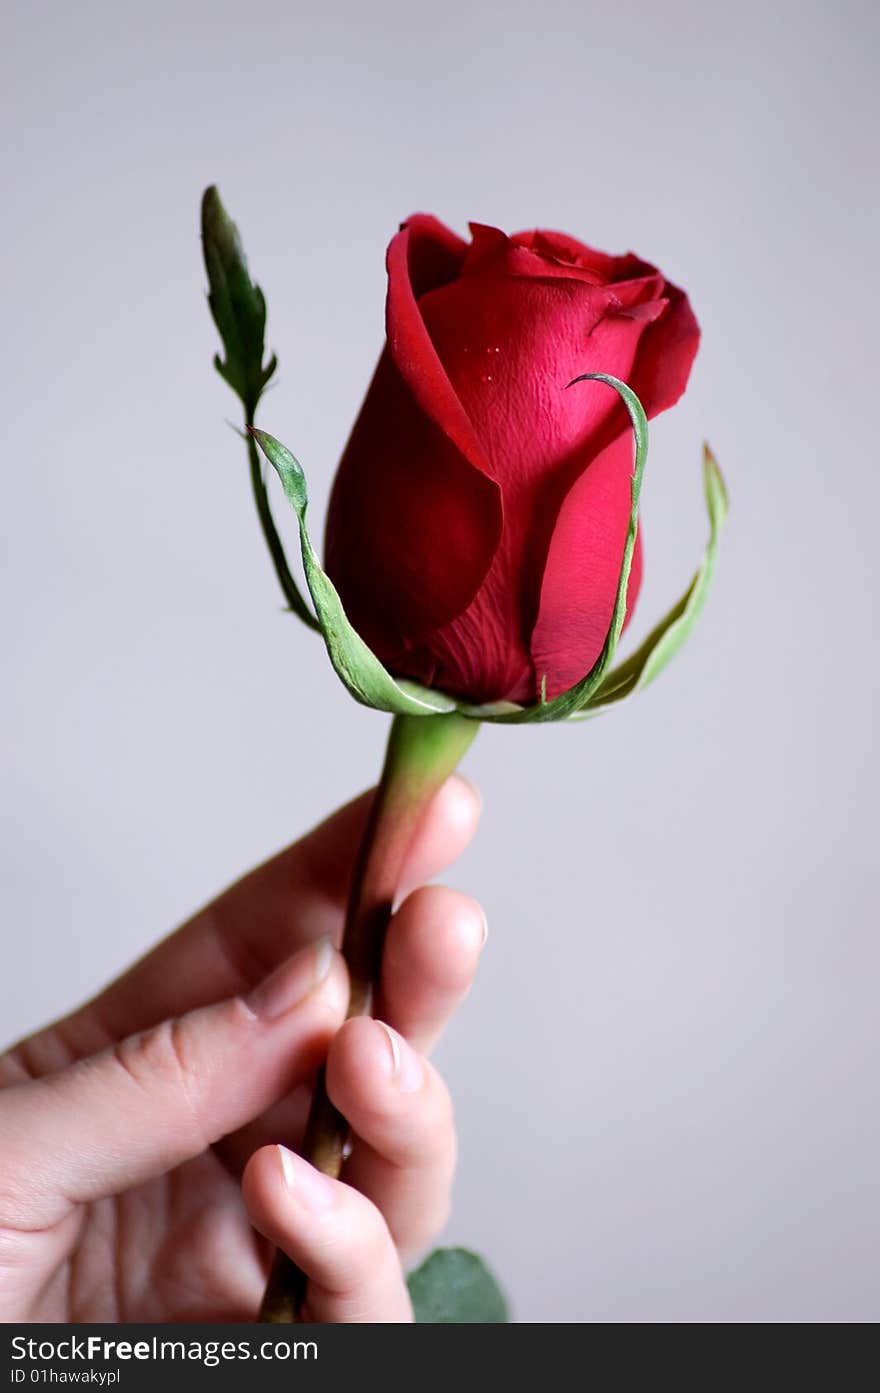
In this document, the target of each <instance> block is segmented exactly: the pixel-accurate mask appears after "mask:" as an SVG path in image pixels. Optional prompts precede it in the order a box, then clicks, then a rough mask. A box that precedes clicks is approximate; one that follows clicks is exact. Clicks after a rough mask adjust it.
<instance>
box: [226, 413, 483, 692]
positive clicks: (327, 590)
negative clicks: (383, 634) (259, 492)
mask: <svg viewBox="0 0 880 1393" xmlns="http://www.w3.org/2000/svg"><path fill="white" fill-rule="evenodd" d="M249 430H250V433H251V435H252V436H253V437H254V439H255V440H256V441H257V443H258V445H259V447H260V449H261V450H262V451H263V454H264V455H265V456H266V458H267V460H268V461H269V463H270V464H271V465H272V466H273V467H274V468H275V470H276V471H277V473H278V477H279V478H280V480H281V483H282V485H283V487H284V492H285V494H286V495H287V498H288V501H289V502H290V504H291V505H292V507H293V510H294V512H295V513H296V517H297V521H298V523H299V536H300V543H301V546H302V559H303V569H304V570H305V576H306V584H307V585H308V587H309V592H310V593H311V596H312V600H313V602H314V606H315V612H316V614H317V621H318V627H319V628H320V630H321V633H322V634H323V636H324V642H325V644H326V645H327V652H328V654H329V655H330V661H331V663H332V664H333V666H334V668H335V669H336V673H337V676H338V677H339V679H340V681H341V682H342V683H343V684H344V685H345V686H346V687H347V688H348V690H349V692H350V693H351V695H352V696H353V697H354V698H355V700H357V701H359V702H361V703H362V704H363V705H364V706H372V707H373V708H374V709H375V710H377V711H388V712H391V713H392V714H394V715H403V716H433V715H437V714H438V713H447V712H450V711H454V710H455V709H456V703H455V701H454V700H453V699H452V698H451V697H446V696H443V695H442V693H440V692H434V691H430V690H429V689H428V688H427V687H421V686H420V685H419V684H418V683H417V682H410V681H403V680H401V681H397V680H395V678H393V677H392V676H391V673H390V672H388V670H387V668H385V667H384V666H383V665H382V663H381V662H380V661H379V659H378V658H377V657H376V655H375V653H373V651H372V650H371V649H370V648H368V647H367V645H366V643H364V641H363V639H362V638H361V637H360V635H359V634H358V633H357V632H356V631H355V630H354V629H353V628H352V626H351V624H350V623H349V622H348V619H347V617H346V614H345V610H344V609H343V608H342V601H341V600H340V598H339V595H338V593H337V591H336V587H335V586H334V585H333V582H332V581H331V580H330V577H329V576H328V575H327V574H326V572H325V571H324V570H323V569H322V568H321V564H320V562H319V561H318V558H317V556H316V555H315V551H314V548H313V546H312V543H311V539H310V537H309V533H308V528H307V526H306V510H307V508H308V494H307V490H306V480H305V475H304V473H303V471H302V466H301V465H300V464H299V461H298V460H296V459H295V458H294V456H293V455H292V454H291V453H290V451H289V450H288V449H287V447H286V446H284V445H282V444H281V442H280V440H276V439H275V437H274V436H272V435H269V434H267V432H266V431H262V430H255V429H254V428H253V427H249Z"/></svg>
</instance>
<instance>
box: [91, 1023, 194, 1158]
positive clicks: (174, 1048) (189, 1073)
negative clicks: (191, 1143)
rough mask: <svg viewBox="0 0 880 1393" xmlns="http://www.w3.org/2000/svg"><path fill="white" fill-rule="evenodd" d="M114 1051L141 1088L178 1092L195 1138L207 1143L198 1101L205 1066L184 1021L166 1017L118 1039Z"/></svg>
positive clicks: (118, 1063) (143, 1090) (128, 1073)
mask: <svg viewBox="0 0 880 1393" xmlns="http://www.w3.org/2000/svg"><path fill="white" fill-rule="evenodd" d="M111 1052H112V1054H113V1057H114V1059H115V1061H116V1063H117V1065H118V1066H119V1068H120V1069H121V1070H122V1072H123V1073H124V1074H125V1075H126V1076H127V1078H128V1079H129V1080H130V1081H131V1082H132V1083H133V1084H134V1085H135V1087H137V1088H138V1089H139V1090H141V1091H142V1092H144V1093H149V1094H151V1095H152V1094H154V1093H156V1092H157V1091H158V1092H160V1093H163V1094H169V1095H173V1096H175V1097H176V1098H177V1099H178V1100H179V1102H180V1105H181V1112H182V1115H183V1117H184V1118H185V1119H187V1122H188V1125H189V1126H191V1128H192V1135H193V1137H194V1139H195V1140H196V1141H197V1142H199V1143H201V1144H203V1145H205V1146H206V1145H207V1144H208V1139H207V1137H206V1136H205V1129H204V1124H203V1121H202V1118H201V1114H200V1110H199V1107H198V1102H197V1099H198V1092H199V1090H198V1082H199V1079H200V1076H201V1073H202V1069H201V1066H200V1063H199V1059H198V1053H197V1051H196V1050H195V1049H194V1047H193V1045H192V1042H191V1039H190V1033H189V1031H188V1030H187V1026H186V1022H185V1021H183V1020H170V1021H163V1022H162V1023H161V1024H160V1025H157V1026H153V1027H152V1028H151V1029H150V1030H145V1031H143V1032H141V1033H140V1034H139V1035H133V1036H130V1037H129V1038H128V1039H126V1040H121V1041H119V1042H117V1043H116V1044H114V1045H113V1046H112V1047H111Z"/></svg>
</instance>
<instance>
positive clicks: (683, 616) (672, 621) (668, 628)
mask: <svg viewBox="0 0 880 1393" xmlns="http://www.w3.org/2000/svg"><path fill="white" fill-rule="evenodd" d="M703 487H704V491H705V495H706V509H707V511H708V514H709V540H708V542H707V543H706V550H705V552H704V553H703V559H702V561H701V562H700V565H699V569H698V570H697V573H696V575H695V576H694V578H693V580H692V581H691V583H690V585H689V586H688V588H687V590H686V591H685V593H684V594H683V595H682V597H681V599H680V600H679V601H678V604H676V605H674V606H673V608H672V609H671V610H670V611H669V613H668V614H667V615H666V616H665V618H663V619H661V621H660V623H659V624H657V625H655V627H654V628H653V629H652V630H651V632H650V633H649V634H648V637H647V638H646V639H645V641H644V642H643V643H642V644H641V645H640V646H639V648H637V650H636V651H635V653H633V654H632V655H631V656H630V657H629V658H627V659H626V661H625V662H623V663H621V664H620V666H619V667H616V668H614V669H613V671H611V672H609V674H608V676H607V677H606V678H605V680H604V682H603V683H602V684H601V686H600V687H599V688H598V689H597V690H596V692H595V693H594V694H593V696H592V697H591V699H590V701H589V703H588V704H587V706H586V707H585V708H584V709H583V710H582V711H581V712H578V713H577V715H576V717H575V719H583V718H585V717H587V716H593V715H599V714H600V713H601V712H602V711H606V710H608V709H609V708H610V707H611V706H613V705H614V704H615V703H617V702H620V701H624V700H625V699H626V698H627V697H630V696H633V695H634V694H635V693H636V692H640V691H641V690H642V689H643V688H644V687H647V686H648V684H649V683H650V682H653V681H654V678H655V677H657V676H658V675H659V673H661V672H662V671H663V669H664V668H665V666H666V664H667V663H668V662H669V661H670V660H671V659H672V658H674V657H675V655H676V653H677V652H678V650H679V649H680V648H681V647H682V645H683V644H684V643H685V642H686V641H687V639H688V638H689V637H690V634H691V631H692V629H693V627H694V625H695V624H696V622H697V619H698V618H699V615H700V613H701V611H702V609H703V606H704V605H705V603H706V597H707V595H708V593H709V587H710V586H711V584H712V578H713V576H714V574H715V566H716V563H717V559H718V542H719V538H720V535H721V529H722V527H723V526H724V521H725V519H726V517H727V509H728V497H727V489H726V488H725V485H724V478H723V476H722V474H721V470H720V469H719V468H718V463H717V461H716V459H715V456H714V455H713V454H712V451H711V450H710V449H709V446H708V445H704V446H703Z"/></svg>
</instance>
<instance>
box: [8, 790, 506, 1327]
mask: <svg viewBox="0 0 880 1393" xmlns="http://www.w3.org/2000/svg"><path fill="white" fill-rule="evenodd" d="M369 801H370V795H364V797H362V798H360V799H358V800H357V801H356V802H354V803H352V804H349V805H348V806H347V807H345V808H343V809H342V810H341V811H340V812H338V813H336V814H334V816H333V817H331V818H330V819H328V821H327V822H325V823H323V824H322V825H321V826H320V827H318V828H316V829H315V830H314V831H313V832H311V833H310V834H309V835H308V836H306V837H305V838H304V839H303V840H302V841H300V842H298V843H297V844H296V845H295V846H293V847H291V848H289V849H288V850H287V851H285V852H282V853H281V855H279V856H277V857H276V858H275V859H274V860H272V861H269V862H267V863H266V864H265V865H264V866H261V867H260V868H259V869H257V870H255V871H253V872H252V873H251V874H250V875H248V876H247V877H245V879H243V880H241V881H239V882H238V883H237V884H236V885H234V886H233V887H232V888H231V889H230V890H228V891H226V893H225V894H223V895H222V896H221V897H220V898H219V899H217V900H215V901H214V903H213V904H211V905H209V906H208V907H207V908H206V909H204V910H202V911H201V912H200V913H199V914H197V915H196V916H195V917H194V918H193V919H192V920H190V921H189V922H188V923H187V924H185V925H184V926H183V928H181V929H179V930H178V931H177V932H176V933H175V934H173V935H171V936H170V937H169V938H167V939H165V940H164V941H163V942H161V943H160V944H159V945H158V946H157V947H156V948H155V949H154V950H153V951H152V952H151V953H150V954H149V955H148V956H147V957H145V958H143V959H142V960H141V961H140V962H138V963H136V964H135V966H134V967H132V968H131V969H130V970H129V971H128V972H126V973H125V974H124V976H122V977H121V978H119V979H118V980H117V981H116V982H114V983H113V984H112V985H111V986H109V987H108V988H107V989H106V990H105V991H103V992H102V993H101V994H100V995H99V996H97V997H96V998H95V999H94V1000H93V1001H91V1002H89V1003H88V1004H87V1005H85V1006H83V1007H82V1008H80V1009H79V1010H77V1011H75V1012H74V1013H73V1014H72V1015H69V1016H67V1017H65V1018H64V1019H63V1020H60V1021H58V1022H56V1023H55V1024H54V1025H51V1026H49V1027H47V1028H46V1029H45V1030H41V1031H40V1032H38V1033H37V1034H36V1035H33V1036H31V1037H30V1038H29V1039H27V1040H24V1041H23V1042H21V1043H20V1044H19V1045H17V1046H15V1047H14V1048H13V1049H11V1050H10V1051H9V1052H8V1053H7V1054H6V1055H4V1056H3V1057H2V1059H0V1319H3V1320H5V1321H13V1320H22V1321H71V1322H73V1321H101V1322H105V1321H129V1322H138V1321H170V1322H180V1321H240V1320H253V1319H255V1314H256V1311H257V1308H258V1306H259V1301H260V1296H261V1294H262V1290H263V1286H264V1284H265V1279H266V1272H267V1268H268V1261H269V1257H270V1252H271V1249H270V1246H269V1244H268V1243H267V1242H266V1241H265V1240H266V1238H268V1239H270V1240H271V1242H272V1243H273V1244H276V1245H277V1246H279V1247H281V1248H283V1249H284V1250H285V1252H287V1253H288V1254H289V1256H290V1257H291V1258H292V1259H293V1260H294V1261H295V1262H296V1263H297V1264H298V1265H299V1266H300V1267H301V1268H302V1269H303V1270H304V1271H305V1272H306V1274H307V1275H308V1277H309V1286H308V1291H307V1304H306V1316H305V1318H306V1319H310V1320H316V1321H324V1322H350V1321H407V1320H411V1319H412V1311H411V1308H410V1303H409V1297H408V1294H407V1290H406V1284H405V1282H404V1279H403V1271H402V1262H403V1261H405V1260H406V1259H408V1258H409V1257H411V1256H412V1255H413V1254H414V1253H415V1252H417V1251H418V1250H419V1249H420V1248H421V1247H423V1246H424V1245H425V1244H426V1243H428V1242H429V1241H430V1240H431V1239H432V1238H433V1236H434V1235H435V1233H436V1232H437V1230H438V1229H439V1228H440V1227H441V1226H442V1224H443V1222H444V1220H445V1217H446V1212H447V1207H448V1195H449V1187H450V1183H451V1178H452V1172H453V1167H454V1158H455V1138H454V1129H453V1123H452V1109H451V1104H450V1100H449V1095H448V1093H447V1091H446V1088H445V1086H444V1084H443V1082H442V1080H441V1079H440V1076H439V1075H438V1073H437V1072H436V1070H435V1069H434V1068H433V1067H432V1066H431V1065H430V1064H429V1063H428V1062H427V1061H426V1060H425V1058H424V1051H426V1050H428V1049H429V1048H430V1046H431V1045H432V1043H433V1042H434V1040H435V1039H436V1038H437V1036H438V1035H439V1033H440V1031H441V1030H442V1028H443V1025H444V1024H445V1022H446V1020H447V1019H448V1017H449V1015H450V1014H451V1012H452V1011H453V1009H454V1008H455V1006H456V1005H457V1003H458V1002H459V1000H460V999H461V998H462V997H463V996H464V995H465V993H466V992H467V990H468V987H469V985H470V981H471V978H472V975H473V972H474V969H475V967H476V962H477V958H478V956H479V952H480V948H481V946H482V942H483V937H484V919H483V916H482V912H481V910H480V909H479V906H477V905H476V904H475V903H474V902H473V901H472V900H470V899H468V898H467V897H466V896H464V895H461V894H459V893H457V892H456V891H453V890H450V889H448V888H445V887H442V886H422V888H420V889H415V890H413V888H412V887H413V886H418V885H419V884H420V882H422V881H423V880H426V879H429V878H430V877H431V876H433V875H434V874H435V873H436V872H437V871H439V870H440V869H442V868H443V867H444V866H446V865H448V864H449V862H450V861H452V860H454V858H455V857H456V856H457V855H458V854H459V853H460V852H461V851H462V850H463V849H464V847H465V846H466V845H467V843H468V841H469V840H470V838H471V836H472V834H473V831H474V829H475V826H476V822H477V818H478V814H479V808H478V801H477V798H476V795H475V794H474V792H473V790H472V789H471V788H470V785H469V784H467V783H466V782H465V781H464V780H463V779H461V778H460V777H459V776H457V775H455V776H453V777H452V778H451V779H450V780H449V781H448V782H447V783H446V784H445V785H444V787H443V788H442V789H441V791H440V793H439V794H438V795H437V797H436V799H435V800H434V802H433V804H432V805H431V807H430V809H429V811H428V812H427V814H426V816H425V820H424V822H423V824H422V826H421V828H420V830H419V833H418V835H417V837H416V841H415V844H414V845H413V847H412V849H411V852H410V855H409V858H408V863H407V867H406V872H405V876H404V884H403V885H402V887H401V891H402V894H403V895H404V896H405V897H404V898H403V899H402V902H401V904H400V907H399V908H398V910H397V912H396V914H395V915H394V917H393V919H392V921H391V924H390V926H389V930H388V937H387V940H386V947H385V956H384V960H383V971H382V983H381V992H380V997H379V1000H378V1002H377V1005H376V1014H377V1017H378V1019H377V1020H370V1019H367V1018H361V1019H358V1020H352V1021H348V1022H347V1023H346V1024H345V1025H344V1026H343V1027H342V1029H340V1028H339V1027H340V1025H341V1023H342V1021H343V1019H344V1016H345V1008H346V1001H347V992H348V988H347V978H346V972H345V965H344V963H343V960H342V958H341V957H340V955H339V953H338V952H337V951H336V949H335V948H334V947H333V946H332V944H333V943H334V942H335V943H338V941H339V939H340V936H341V930H342V918H343V911H344V901H345V893H346V888H347V885H348V880H349V877H350V872H351V867H352V863H353V859H354V855H355V851H356V848H357V845H358V842H359V839H360V834H361V831H362V829H363V826H364V822H365V818H366V814H367V810H368V807H369ZM380 1020H381V1021H382V1022H383V1023H384V1024H380V1023H379V1021H380ZM389 1027H390V1028H391V1029H389ZM328 1050H329V1054H328ZM325 1056H326V1057H327V1080H328V1089H329V1093H330V1096H331V1098H332V1100H333V1102H334V1103H335V1104H336V1106H337V1107H338V1108H339V1109H340V1110H341V1111H342V1112H343V1113H344V1115H345V1116H346V1118H347V1119H348V1120H349V1122H350V1124H351V1127H352V1134H353V1149H352V1154H351V1156H350V1159H349V1160H348V1162H347V1163H346V1167H345V1171H344V1182H345V1183H343V1181H332V1180H328V1179H327V1178H326V1177H324V1176H321V1175H320V1174H319V1173H318V1172H317V1171H315V1170H314V1169H313V1168H312V1167H311V1166H309V1165H308V1163H307V1162H305V1161H304V1160H303V1159H302V1158H301V1157H299V1156H297V1155H295V1154H294V1152H293V1151H289V1150H287V1149H285V1148H283V1147H280V1146H278V1145H276V1144H275V1143H276V1141H277V1139H278V1138H282V1139H284V1140H285V1141H286V1142H288V1143H290V1144H295V1142H296V1140H297V1139H298V1138H299V1136H300V1135H301V1132H302V1128H303V1126H304V1122H305V1116H306V1113H307V1111H308V1101H309V1096H308V1095H309V1086H310V1080H311V1078H312V1076H313V1074H314V1070H315V1068H316V1066H317V1065H318V1064H319V1063H320V1061H321V1060H322V1059H324V1058H325ZM395 1066H396V1067H395ZM252 1225H253V1226H255V1227H256V1228H257V1229H259V1231H260V1233H261V1234H263V1235H265V1237H264V1238H260V1237H259V1236H258V1235H257V1234H255V1233H254V1230H253V1228H252Z"/></svg>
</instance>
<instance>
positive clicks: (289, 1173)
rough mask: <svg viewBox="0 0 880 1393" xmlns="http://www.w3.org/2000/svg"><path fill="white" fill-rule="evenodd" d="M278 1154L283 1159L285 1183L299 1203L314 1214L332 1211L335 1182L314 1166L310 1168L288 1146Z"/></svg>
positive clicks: (282, 1147) (279, 1149)
mask: <svg viewBox="0 0 880 1393" xmlns="http://www.w3.org/2000/svg"><path fill="white" fill-rule="evenodd" d="M278 1154H279V1156H280V1157H281V1169H282V1171H283V1172H284V1183H285V1185H286V1186H287V1188H288V1190H290V1191H291V1192H292V1194H294V1195H295V1196H296V1199H297V1201H298V1203H299V1204H301V1205H302V1206H303V1208H304V1209H310V1210H311V1211H312V1213H314V1214H321V1213H324V1211H326V1210H328V1209H330V1208H331V1207H332V1205H333V1203H334V1200H335V1198H336V1194H335V1191H334V1188H333V1181H332V1180H329V1179H328V1177H327V1176H326V1175H322V1174H321V1172H320V1171H317V1170H315V1168H314V1166H310V1165H309V1163H308V1161H304V1160H303V1158H302V1156H297V1154H296V1152H295V1151H288V1149H287V1147H286V1146H279V1147H278Z"/></svg>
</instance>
